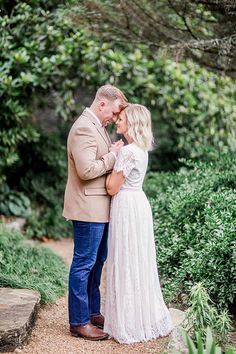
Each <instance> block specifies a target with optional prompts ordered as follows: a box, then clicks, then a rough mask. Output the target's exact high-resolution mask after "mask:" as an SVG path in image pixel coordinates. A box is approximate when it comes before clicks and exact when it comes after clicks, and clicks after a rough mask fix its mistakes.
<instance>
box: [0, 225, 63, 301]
mask: <svg viewBox="0 0 236 354" xmlns="http://www.w3.org/2000/svg"><path fill="white" fill-rule="evenodd" d="M24 240H25V239H24V237H23V235H22V234H21V233H19V232H18V231H13V230H9V229H7V228H6V227H5V226H3V225H0V287H1V288H2V287H10V288H25V289H32V290H37V291H39V292H40V294H41V302H42V303H49V302H54V301H55V300H56V299H57V298H58V297H59V296H61V295H62V294H63V293H64V292H65V289H66V286H67V278H68V269H67V266H66V264H65V263H64V261H63V260H62V258H61V257H59V256H58V255H56V254H55V253H54V252H53V251H51V250H49V249H46V248H44V247H41V246H38V245H31V244H27V243H26V242H24Z"/></svg>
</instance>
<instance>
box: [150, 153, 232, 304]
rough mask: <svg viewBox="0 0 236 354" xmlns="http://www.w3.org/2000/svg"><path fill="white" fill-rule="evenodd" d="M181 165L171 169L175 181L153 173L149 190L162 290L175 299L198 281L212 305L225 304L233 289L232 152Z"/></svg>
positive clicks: (229, 299) (230, 299) (169, 177)
mask: <svg viewBox="0 0 236 354" xmlns="http://www.w3.org/2000/svg"><path fill="white" fill-rule="evenodd" d="M186 165H187V167H188V169H186V168H184V169H182V170H180V171H179V172H178V173H176V181H177V182H178V183H173V184H171V179H173V175H170V174H169V173H167V174H164V173H163V174H162V175H159V174H158V173H157V179H156V181H157V183H156V193H155V192H154V190H152V191H151V196H152V197H154V198H152V199H151V204H152V207H153V216H154V231H155V237H156V244H157V261H158V266H159V270H160V274H161V277H162V278H163V279H164V283H165V295H166V296H167V297H168V299H169V300H172V301H179V298H178V297H179V296H180V295H181V294H183V293H189V290H190V288H191V287H192V286H193V285H194V284H195V283H197V282H203V284H204V286H205V288H206V289H207V291H208V293H209V295H210V297H211V298H212V300H213V301H214V302H215V303H216V305H217V306H218V307H220V306H222V307H225V306H227V305H229V304H230V303H233V302H234V301H235V294H236V238H235V229H236V195H235V188H236V170H235V166H236V156H235V155H224V156H221V157H219V160H218V161H212V162H209V163H207V162H198V163H196V162H195V163H194V162H186ZM152 178H154V175H153V176H152ZM168 179H169V180H170V184H169V185H166V180H167V181H168ZM160 180H164V182H161V183H160ZM159 184H160V185H161V186H160V189H159ZM152 185H153V186H154V182H153V184H152ZM163 186H166V189H165V190H163Z"/></svg>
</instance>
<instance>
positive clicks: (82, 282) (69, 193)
mask: <svg viewBox="0 0 236 354" xmlns="http://www.w3.org/2000/svg"><path fill="white" fill-rule="evenodd" d="M126 105H127V99H126V97H125V96H124V94H123V93H122V92H121V91H120V90H119V89H118V88H116V87H114V86H112V85H104V86H102V87H100V88H99V89H98V91H97V93H96V96H95V99H94V101H93V103H92V105H91V107H90V108H86V109H85V110H84V112H83V113H82V115H81V116H80V117H79V118H78V119H77V120H76V121H75V123H74V124H73V126H72V128H71V130H70V132H69V136H68V141H67V151H68V180H67V185H66V190H65V199H64V211H63V216H64V217H65V218H67V219H70V220H72V222H73V230H74V256H73V260H72V264H71V269H70V275H69V322H70V332H71V334H72V335H73V336H77V337H83V338H85V339H90V340H101V339H106V338H107V337H108V334H107V333H104V332H103V331H102V329H101V328H103V324H104V317H103V316H102V315H101V313H100V291H99V285H100V278H101V273H102V267H103V264H104V262H105V260H106V257H107V236H108V220H109V209H110V197H109V195H108V194H107V192H106V188H105V182H106V174H107V173H108V172H109V171H111V170H112V168H113V166H114V163H115V160H116V156H117V154H118V152H119V150H120V148H121V146H122V145H123V142H121V141H118V142H116V143H114V144H111V141H110V138H109V136H108V133H107V131H106V129H105V126H106V125H107V124H108V123H109V122H111V121H112V120H115V118H116V116H117V115H118V114H119V113H120V111H121V110H122V109H123V108H124V107H125V106H126Z"/></svg>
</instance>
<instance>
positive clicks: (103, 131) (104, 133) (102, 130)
mask: <svg viewBox="0 0 236 354" xmlns="http://www.w3.org/2000/svg"><path fill="white" fill-rule="evenodd" d="M82 115H84V116H86V117H87V118H89V120H90V121H91V122H92V123H93V124H94V125H95V127H96V129H97V131H98V133H99V134H100V135H101V136H102V138H103V139H104V141H105V143H106V144H107V146H108V147H110V145H111V139H110V137H109V135H108V132H107V130H106V128H105V127H102V126H100V124H99V123H98V121H97V120H96V119H95V118H94V116H93V115H92V114H90V113H89V112H88V111H86V110H84V111H83V113H82Z"/></svg>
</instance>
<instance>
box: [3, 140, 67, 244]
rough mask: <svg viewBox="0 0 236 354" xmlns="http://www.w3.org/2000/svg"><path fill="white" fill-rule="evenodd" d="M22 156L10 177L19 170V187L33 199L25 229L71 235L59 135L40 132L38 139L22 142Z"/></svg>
mask: <svg viewBox="0 0 236 354" xmlns="http://www.w3.org/2000/svg"><path fill="white" fill-rule="evenodd" d="M19 156H20V161H19V163H18V165H16V166H15V169H11V173H9V180H10V181H11V183H14V181H15V179H16V174H18V173H20V174H21V176H22V178H21V181H20V188H21V189H22V190H23V191H24V193H27V195H30V197H31V200H32V201H33V212H32V214H31V215H30V216H29V217H28V218H27V224H26V233H27V234H28V235H29V236H36V237H39V238H40V237H42V236H47V237H50V238H56V239H58V238H61V237H68V236H70V234H71V223H69V222H67V221H65V219H64V218H63V217H62V209H63V200H64V189H65V184H66V179H67V160H66V156H67V154H66V148H65V146H64V145H63V144H62V143H61V140H60V137H59V136H58V135H57V134H55V135H52V134H51V135H45V134H41V135H40V139H39V141H38V142H36V143H31V144H28V145H27V146H25V145H23V146H21V147H20V149H19Z"/></svg>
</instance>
